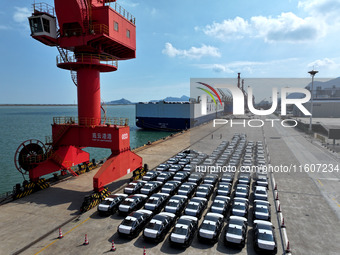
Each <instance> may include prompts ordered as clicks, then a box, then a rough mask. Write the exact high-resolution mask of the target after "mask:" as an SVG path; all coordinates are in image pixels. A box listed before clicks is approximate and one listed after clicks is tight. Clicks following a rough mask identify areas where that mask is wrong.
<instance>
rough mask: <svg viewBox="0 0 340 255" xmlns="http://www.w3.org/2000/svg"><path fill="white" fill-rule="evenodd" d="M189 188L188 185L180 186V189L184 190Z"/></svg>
mask: <svg viewBox="0 0 340 255" xmlns="http://www.w3.org/2000/svg"><path fill="white" fill-rule="evenodd" d="M189 189H190V187H189V186H182V187H181V188H180V190H185V191H187V190H189Z"/></svg>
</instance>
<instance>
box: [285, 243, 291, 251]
mask: <svg viewBox="0 0 340 255" xmlns="http://www.w3.org/2000/svg"><path fill="white" fill-rule="evenodd" d="M286 252H292V250H291V249H290V244H289V241H288V243H287V248H286Z"/></svg>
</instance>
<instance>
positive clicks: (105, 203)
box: [100, 200, 113, 205]
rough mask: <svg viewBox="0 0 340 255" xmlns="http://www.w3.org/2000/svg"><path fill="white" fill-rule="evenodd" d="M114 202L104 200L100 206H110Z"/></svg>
mask: <svg viewBox="0 0 340 255" xmlns="http://www.w3.org/2000/svg"><path fill="white" fill-rule="evenodd" d="M112 202H113V201H110V200H104V201H102V202H101V203H100V204H102V205H110V204H111V203H112Z"/></svg>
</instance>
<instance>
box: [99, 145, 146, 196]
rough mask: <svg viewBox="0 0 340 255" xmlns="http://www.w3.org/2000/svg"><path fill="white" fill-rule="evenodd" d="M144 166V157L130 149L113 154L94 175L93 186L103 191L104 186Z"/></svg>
mask: <svg viewBox="0 0 340 255" xmlns="http://www.w3.org/2000/svg"><path fill="white" fill-rule="evenodd" d="M141 167H142V158H141V157H140V156H138V155H136V154H135V153H133V152H132V151H130V150H127V151H124V152H121V153H119V154H118V155H114V154H111V156H110V157H109V158H108V159H107V160H106V161H105V163H104V164H103V165H102V167H101V168H100V169H99V170H98V172H97V173H96V175H95V176H94V177H93V188H94V191H96V192H101V191H102V190H103V189H104V186H105V185H107V184H109V183H111V182H112V181H115V180H117V179H119V178H120V177H122V176H124V175H126V174H129V173H130V172H132V171H134V170H136V169H138V168H141Z"/></svg>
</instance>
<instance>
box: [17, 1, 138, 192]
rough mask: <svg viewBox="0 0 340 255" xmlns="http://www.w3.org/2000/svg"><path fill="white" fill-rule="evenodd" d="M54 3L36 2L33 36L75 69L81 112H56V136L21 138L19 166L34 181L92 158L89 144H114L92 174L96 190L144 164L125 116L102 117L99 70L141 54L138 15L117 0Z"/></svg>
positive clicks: (31, 19) (113, 68)
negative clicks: (69, 114) (133, 149)
mask: <svg viewBox="0 0 340 255" xmlns="http://www.w3.org/2000/svg"><path fill="white" fill-rule="evenodd" d="M54 5H55V8H53V7H52V6H50V5H48V4H45V3H40V4H33V13H32V16H31V17H29V18H28V19H29V24H30V28H31V36H32V37H33V38H34V39H36V40H38V41H40V42H42V43H43V44H45V45H48V46H56V47H57V49H58V51H59V53H60V55H59V56H57V59H56V62H57V67H59V68H62V69H66V70H70V71H71V77H72V80H73V82H74V83H75V84H76V86H77V97H78V117H56V118H53V124H52V139H51V140H50V141H48V142H46V143H45V144H43V143H42V142H39V141H37V140H28V141H26V142H24V143H22V144H21V145H20V146H19V148H18V150H17V152H16V155H15V164H16V166H17V168H18V169H19V171H20V172H22V173H24V172H25V173H27V172H28V174H29V178H30V180H31V182H37V181H38V180H39V178H40V177H41V176H43V175H46V174H49V173H53V172H56V171H60V170H68V171H70V172H73V171H72V170H71V167H72V166H75V165H78V164H80V163H84V162H89V161H90V159H89V153H87V152H85V151H83V150H82V149H83V148H85V147H97V148H109V149H111V153H112V154H111V156H110V157H109V158H108V159H107V160H106V161H105V163H104V164H103V165H102V166H101V168H100V169H99V170H98V172H97V173H96V175H95V176H94V178H93V188H94V191H95V192H101V191H103V189H104V186H105V185H107V184H109V183H111V182H113V181H114V180H116V179H118V178H120V177H122V176H124V175H126V174H128V173H130V172H132V171H134V170H136V169H141V168H142V158H141V157H139V156H138V155H136V154H135V153H133V152H131V150H130V129H129V127H128V123H127V120H126V119H117V118H111V119H110V118H106V117H105V118H102V116H101V101H100V98H101V97H100V72H113V71H116V70H117V68H118V65H117V64H118V60H127V59H133V58H135V57H136V26H135V17H134V16H132V15H131V14H130V13H129V12H127V11H126V10H125V9H124V8H122V7H121V6H120V5H118V4H117V3H116V1H115V0H55V1H54Z"/></svg>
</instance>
